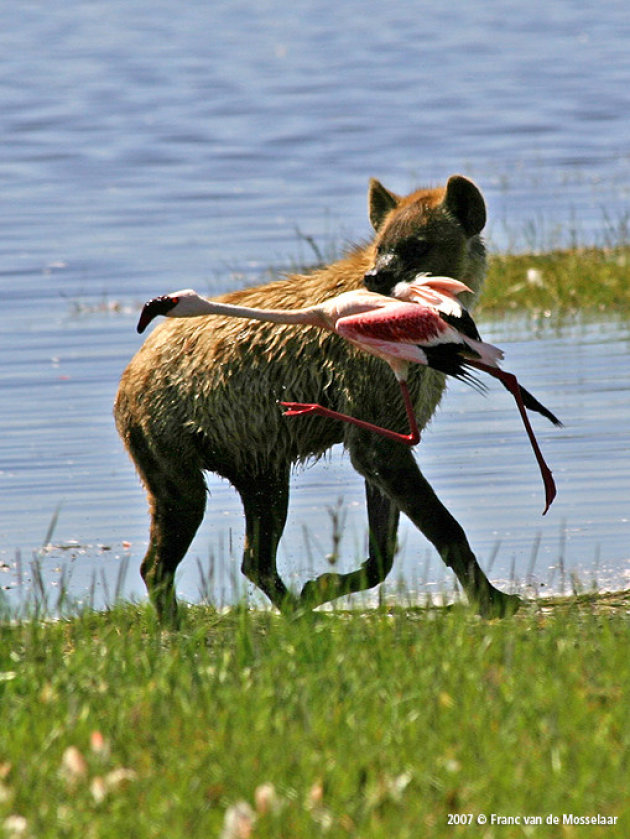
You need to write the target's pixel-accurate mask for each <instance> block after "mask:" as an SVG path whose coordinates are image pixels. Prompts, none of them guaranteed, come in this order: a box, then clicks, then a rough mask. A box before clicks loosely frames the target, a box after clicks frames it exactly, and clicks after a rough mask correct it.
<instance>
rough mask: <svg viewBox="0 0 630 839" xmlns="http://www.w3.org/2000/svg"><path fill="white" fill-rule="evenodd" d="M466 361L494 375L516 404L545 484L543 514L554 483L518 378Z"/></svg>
mask: <svg viewBox="0 0 630 839" xmlns="http://www.w3.org/2000/svg"><path fill="white" fill-rule="evenodd" d="M466 363H467V364H469V365H470V366H471V367H476V368H477V369H478V370H483V371H484V373H489V374H490V375H491V376H494V378H495V379H498V380H499V381H500V382H501V384H502V385H503V386H504V387H505V388H506V389H507V390H509V391H510V393H511V394H512V396H513V397H514V400H515V402H516V405H517V407H518V410H519V413H520V415H521V418H522V420H523V425H524V426H525V431H526V432H527V436H528V437H529V441H530V443H531V445H532V449H533V450H534V454H535V455H536V460H537V461H538V466H539V468H540V474H541V475H542V479H543V483H544V485H545V509H544V510H543V516H544V515H545V513H546V512H547V510H548V509H549V507H550V506H551V503H552V501H553V499H554V498H555V497H556V484H555V481H554V479H553V476H552V474H551V469H550V468H549V467H548V466H547V463H546V462H545V458H544V457H543V455H542V452H541V451H540V447H539V445H538V441H537V440H536V437H535V435H534V430H533V429H532V426H531V424H530V422H529V417H528V416H527V412H526V410H525V406H524V405H523V399H522V398H521V389H520V387H519V384H518V379H517V378H516V376H515V375H514V374H513V373H507V372H506V371H505V370H501V369H500V368H499V367H490V365H488V364H484V363H483V362H482V361H476V360H474V361H473V360H468V359H467V360H466Z"/></svg>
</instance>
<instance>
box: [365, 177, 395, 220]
mask: <svg viewBox="0 0 630 839" xmlns="http://www.w3.org/2000/svg"><path fill="white" fill-rule="evenodd" d="M399 201H400V198H399V196H398V195H396V194H395V193H394V192H390V191H389V190H388V189H385V187H384V186H383V184H382V183H381V182H380V181H377V180H376V178H370V188H369V190H368V212H369V215H370V223H371V224H372V227H373V228H374V230H378V229H379V227H380V226H381V224H383V220H384V218H385V216H386V215H387V213H389V211H390V210H393V209H394V207H397V206H398V202H399Z"/></svg>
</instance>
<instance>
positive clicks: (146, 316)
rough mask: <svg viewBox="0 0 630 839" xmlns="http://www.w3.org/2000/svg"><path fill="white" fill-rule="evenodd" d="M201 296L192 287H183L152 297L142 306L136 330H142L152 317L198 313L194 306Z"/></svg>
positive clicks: (171, 316)
mask: <svg viewBox="0 0 630 839" xmlns="http://www.w3.org/2000/svg"><path fill="white" fill-rule="evenodd" d="M202 299H203V298H201V297H200V296H199V295H198V294H197V292H196V291H193V289H192V288H184V289H182V290H181V291H174V292H172V293H171V294H162V295H160V297H154V298H153V299H152V300H147V302H146V303H145V304H144V306H143V307H142V312H141V313H140V319H139V320H138V326H137V327H136V328H137V330H138V332H141V333H142V332H144V330H145V329H146V328H147V326H148V325H149V324H150V323H151V321H152V320H153V318H156V317H157V316H158V315H164V317H167V318H185V317H192V316H193V315H195V314H198V311H197V310H196V307H198V306H199V303H200V302H201V300H202Z"/></svg>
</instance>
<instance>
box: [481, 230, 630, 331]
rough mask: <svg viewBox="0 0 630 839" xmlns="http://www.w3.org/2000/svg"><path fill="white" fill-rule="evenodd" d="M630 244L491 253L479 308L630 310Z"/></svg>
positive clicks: (497, 310) (489, 310)
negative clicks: (546, 251) (523, 252)
mask: <svg viewBox="0 0 630 839" xmlns="http://www.w3.org/2000/svg"><path fill="white" fill-rule="evenodd" d="M629 269H630V247H628V246H619V247H614V248H574V249H571V250H558V251H552V252H551V253H540V254H494V255H492V256H491V258H490V262H489V270H488V278H487V281H486V285H485V287H484V292H483V297H482V299H481V302H480V305H479V306H478V308H477V313H478V314H479V313H481V314H493V313H503V312H509V311H519V312H527V311H529V312H537V313H538V312H557V313H561V314H572V313H575V312H584V313H586V314H591V315H594V314H600V313H602V312H611V313H616V314H623V315H626V316H627V315H628V314H630V285H629V284H628V271H629Z"/></svg>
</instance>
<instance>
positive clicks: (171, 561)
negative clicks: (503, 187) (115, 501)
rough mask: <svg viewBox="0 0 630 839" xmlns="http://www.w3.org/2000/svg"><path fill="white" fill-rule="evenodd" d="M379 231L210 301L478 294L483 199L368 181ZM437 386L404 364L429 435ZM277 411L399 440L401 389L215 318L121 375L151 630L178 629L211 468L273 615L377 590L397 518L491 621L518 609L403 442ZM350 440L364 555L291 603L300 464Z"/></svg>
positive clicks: (471, 193) (371, 362) (275, 330)
mask: <svg viewBox="0 0 630 839" xmlns="http://www.w3.org/2000/svg"><path fill="white" fill-rule="evenodd" d="M368 208H369V218H370V221H371V224H372V226H373V228H374V231H375V235H374V238H373V239H372V241H370V242H369V243H368V244H364V245H361V246H359V247H355V248H354V249H352V250H350V251H349V252H348V253H347V254H346V255H345V256H343V257H342V258H341V259H339V260H338V261H336V262H333V263H332V264H330V265H327V266H325V267H321V268H317V269H315V270H312V271H310V272H308V273H304V274H291V275H288V276H285V277H283V278H281V279H279V280H276V281H274V282H270V283H268V284H266V285H262V286H257V287H254V288H247V289H243V290H240V291H235V292H231V293H229V294H226V295H223V296H222V297H221V298H219V299H220V300H222V301H225V302H229V303H234V304H237V305H243V306H251V307H260V308H263V307H265V308H291V309H293V308H298V307H303V306H308V305H312V304H316V303H320V302H322V301H324V300H326V299H327V298H330V297H334V296H335V295H337V294H340V293H341V292H343V291H350V290H353V289H356V288H359V287H362V286H367V288H368V289H370V290H372V291H378V292H380V293H382V294H389V293H390V292H391V290H392V288H393V287H394V286H395V285H396V283H398V282H400V281H404V280H410V279H412V278H413V277H414V276H415V275H416V274H418V273H419V272H428V273H431V274H434V275H439V276H448V277H454V278H456V279H459V280H461V281H462V282H464V283H466V284H467V285H468V286H469V287H470V288H471V289H473V292H474V294H473V295H472V296H471V295H467V297H468V299H465V298H466V295H465V296H464V302H465V304H466V305H467V306H470V305H471V304H472V303H473V302H474V299H475V297H476V296H477V295H478V293H479V291H480V288H481V285H482V282H483V278H484V274H485V269H486V253H485V247H484V244H483V241H482V239H481V237H480V233H481V231H482V229H483V227H484V225H485V221H486V209H485V203H484V200H483V197H482V195H481V193H480V191H479V190H478V188H477V187H476V186H475V185H474V184H473V183H472V182H471V181H470V180H468V179H467V178H464V177H462V176H461V175H453V176H452V177H451V178H449V180H448V182H447V184H446V186H443V187H437V188H432V189H419V190H417V191H415V192H413V193H411V194H410V195H407V196H399V195H396V194H395V193H393V192H391V191H389V190H387V189H386V188H385V187H384V186H383V185H382V184H381V183H380V182H379V181H377V180H374V179H373V180H371V181H370V188H369V193H368ZM444 384H445V383H444V375H443V374H441V373H438V372H436V371H434V370H430V369H426V368H422V367H420V366H419V365H413V369H411V370H410V377H409V390H410V392H411V394H412V398H413V401H414V405H415V408H416V412H417V419H418V424H419V426H420V427H421V428H422V427H423V426H424V425H426V423H427V422H428V421H429V419H430V417H431V415H432V414H433V412H434V411H435V408H436V406H437V405H438V403H439V401H440V398H441V396H442V393H443V390H444ZM280 401H290V402H318V403H320V404H321V405H324V406H326V407H330V408H333V409H334V410H336V411H340V412H342V413H346V414H350V415H352V416H356V417H361V418H363V419H365V420H368V421H369V422H372V423H375V424H377V425H381V426H387V427H389V428H394V429H396V430H399V431H401V432H404V431H406V429H407V419H406V414H405V408H404V405H403V402H402V399H401V398H400V391H399V387H398V384H397V382H396V380H395V378H394V376H393V374H392V372H391V370H390V369H389V368H388V366H387V365H386V363H385V362H383V361H381V360H380V359H377V358H375V357H372V356H368V355H366V354H365V353H362V352H361V351H360V350H357V349H356V348H355V347H353V346H352V345H351V344H349V343H348V342H346V341H343V340H342V339H341V338H339V337H338V336H335V335H333V334H331V333H327V332H322V331H321V330H319V329H317V328H315V327H299V326H292V325H290V326H289V325H278V324H268V323H259V322H255V321H249V320H248V321H241V320H236V319H231V318H226V317H218V316H209V317H200V318H191V319H185V320H181V319H172V320H168V319H167V320H165V321H164V322H163V323H161V324H160V325H159V326H158V327H157V328H156V329H155V330H154V331H153V332H152V334H151V335H150V336H149V337H148V338H147V340H146V341H145V343H144V344H143V346H142V347H141V348H140V350H139V351H138V353H137V354H136V355H135V356H134V358H133V359H132V360H131V362H130V364H129V366H128V367H127V369H126V370H125V372H124V373H123V376H122V379H121V382H120V387H119V390H118V394H117V397H116V403H115V408H114V413H115V417H116V424H117V427H118V431H119V433H120V435H121V437H122V439H123V441H124V443H125V445H126V447H127V449H128V451H129V453H130V455H131V457H132V458H133V460H134V461H135V464H136V467H137V469H138V472H139V474H140V477H141V479H142V482H143V483H144V486H145V488H146V490H147V494H148V500H149V506H150V512H151V533H150V541H149V547H148V550H147V553H146V555H145V557H144V560H143V562H142V567H141V573H142V577H143V579H144V581H145V583H146V586H147V589H148V591H149V595H150V597H151V599H152V602H153V603H154V605H155V607H156V610H157V613H158V615H159V617H160V619H161V620H162V621H164V622H167V623H171V624H176V623H177V602H176V598H175V589H174V577H175V570H176V568H177V566H178V565H179V563H180V561H181V560H182V558H183V557H184V555H185V553H186V551H187V549H188V547H189V545H190V543H191V541H192V539H193V536H194V535H195V532H196V531H197V528H198V527H199V525H200V523H201V521H202V518H203V515H204V511H205V505H206V484H205V480H204V472H205V471H212V472H216V473H218V474H219V475H221V476H223V477H224V478H227V480H229V481H230V482H231V483H232V485H233V486H234V487H235V488H236V490H237V491H238V493H239V494H240V497H241V499H242V502H243V507H244V511H245V546H244V556H243V562H242V567H241V570H242V572H243V573H244V574H245V576H246V577H248V578H249V579H250V580H251V581H252V582H253V583H255V584H256V585H257V586H258V587H259V588H260V589H262V591H263V592H264V593H265V594H266V595H267V596H268V597H269V599H270V600H271V602H272V603H273V604H274V605H275V606H277V607H278V608H279V609H281V610H290V609H294V608H296V607H301V606H304V607H306V608H314V607H315V606H318V605H320V604H322V603H325V602H327V601H329V600H333V599H334V598H337V597H339V596H341V595H344V594H349V593H351V592H356V591H360V590H363V589H367V588H371V587H373V586H375V585H377V584H378V583H381V582H382V581H383V580H384V579H385V577H386V576H387V574H388V572H389V571H390V569H391V567H392V563H393V559H394V554H395V548H396V534H397V529H398V521H399V516H400V513H401V512H402V513H404V514H405V515H407V516H408V517H409V518H410V519H411V521H412V522H413V523H414V524H415V525H416V527H418V528H419V530H420V531H421V532H422V533H423V534H424V535H425V536H426V537H427V539H429V541H430V542H432V544H433V545H434V546H435V548H436V549H437V550H438V552H439V554H440V556H441V557H442V559H443V561H444V562H445V563H446V565H447V566H449V567H450V568H452V569H453V571H454V573H455V575H456V576H457V578H458V580H459V582H460V584H461V585H462V587H463V589H464V590H465V592H466V594H467V596H468V598H469V599H470V600H471V601H472V603H473V604H474V606H475V607H476V608H477V610H478V611H479V612H480V613H481V614H483V615H487V616H501V615H505V614H506V613H510V612H513V611H514V610H515V609H516V608H517V607H518V602H519V601H518V598H516V597H515V596H513V595H507V594H505V593H503V592H501V591H499V590H498V589H496V588H495V587H494V586H493V585H492V584H491V583H490V582H489V581H488V579H487V578H486V576H485V574H484V573H483V571H482V569H481V568H480V566H479V564H478V562H477V560H476V558H475V555H474V553H473V551H472V550H471V548H470V545H469V544H468V540H467V538H466V535H465V533H464V531H463V529H462V528H461V526H460V525H459V524H458V523H457V521H456V520H455V519H454V518H453V516H452V515H451V514H450V513H449V511H448V510H447V509H446V508H445V507H444V505H443V504H442V503H441V502H440V501H439V499H438V497H437V496H436V494H435V492H434V491H433V489H432V488H431V486H430V485H429V483H428V481H427V480H426V478H425V477H424V476H423V474H422V472H421V471H420V468H419V467H418V464H417V463H416V460H415V459H414V456H413V454H412V452H411V451H410V450H409V448H408V447H407V446H405V445H402V444H401V443H399V442H397V441H393V440H388V439H385V438H383V437H380V436H377V435H375V434H372V433H371V432H368V431H363V430H361V429H359V428H357V427H355V426H353V425H348V424H345V423H341V422H338V421H335V420H331V419H324V418H322V417H319V416H306V417H295V418H287V417H284V416H283V414H282V411H281V410H280V408H279V406H278V402H280ZM335 443H343V444H344V446H345V448H346V449H347V450H348V452H349V454H350V459H351V462H352V465H353V466H354V468H355V469H356V470H357V471H358V472H359V474H360V475H362V476H363V478H364V479H365V492H366V501H367V515H368V524H369V541H368V556H367V559H366V560H365V562H363V564H362V565H361V567H360V568H359V569H357V570H356V571H352V572H349V573H326V574H322V575H321V576H319V577H317V578H316V579H314V580H310V581H308V582H307V583H306V584H305V585H304V587H303V588H302V591H301V592H300V594H299V595H296V594H294V593H292V592H290V591H289V590H288V589H287V587H286V585H285V584H284V582H283V581H282V579H281V578H280V576H279V574H278V572H277V569H276V551H277V547H278V542H279V540H280V537H281V535H282V531H283V528H284V525H285V521H286V516H287V508H288V503H289V479H290V473H291V468H292V466H293V465H294V464H296V463H299V462H305V461H309V460H312V459H313V458H317V457H318V456H320V455H322V454H323V453H324V452H326V451H327V450H328V449H329V448H330V447H331V446H332V445H333V444H335Z"/></svg>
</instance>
